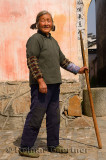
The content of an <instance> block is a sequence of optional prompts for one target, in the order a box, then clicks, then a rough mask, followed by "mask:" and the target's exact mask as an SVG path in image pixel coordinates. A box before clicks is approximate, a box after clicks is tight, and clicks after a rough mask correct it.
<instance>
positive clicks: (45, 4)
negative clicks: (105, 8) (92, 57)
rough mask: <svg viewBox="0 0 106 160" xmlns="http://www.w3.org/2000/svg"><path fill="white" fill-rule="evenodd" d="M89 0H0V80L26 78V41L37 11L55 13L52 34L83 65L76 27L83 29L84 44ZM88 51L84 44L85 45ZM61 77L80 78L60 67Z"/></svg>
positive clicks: (71, 58)
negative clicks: (54, 26)
mask: <svg viewBox="0 0 106 160" xmlns="http://www.w3.org/2000/svg"><path fill="white" fill-rule="evenodd" d="M90 1H91V0H83V1H82V0H66V1H64V0H58V1H56V0H54V1H50V0H43V1H42V0H31V1H29V0H23V1H21V0H18V1H17V0H14V1H13V0H5V1H4V0H0V8H1V9H0V41H1V43H0V81H14V80H17V81H19V80H28V69H27V65H26V53H25V52H26V46H25V45H26V41H27V39H28V38H29V37H30V36H31V35H32V34H34V33H35V31H32V30H30V28H29V27H30V25H31V24H32V23H33V22H35V17H36V15H37V13H38V12H39V11H41V10H44V9H46V10H48V11H50V12H51V14H52V15H53V17H54V23H55V25H56V31H55V32H54V33H52V35H53V36H54V37H55V38H56V40H57V41H58V42H59V44H60V47H61V49H62V51H63V53H64V54H65V55H66V57H67V58H69V59H70V60H71V61H73V62H74V63H75V64H77V65H79V66H82V58H81V52H80V42H79V40H78V34H77V32H78V29H82V31H83V33H84V43H85V48H86V47H87V11H88V6H89V3H90ZM86 55H87V48H86ZM62 78H63V79H70V80H71V81H73V80H74V81H79V76H78V75H77V76H75V75H73V74H71V73H70V74H69V73H68V72H67V71H64V70H62Z"/></svg>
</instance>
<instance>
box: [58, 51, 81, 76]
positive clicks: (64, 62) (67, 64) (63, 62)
mask: <svg viewBox="0 0 106 160" xmlns="http://www.w3.org/2000/svg"><path fill="white" fill-rule="evenodd" d="M60 66H61V67H62V68H64V69H65V70H67V71H69V72H72V73H74V74H77V73H78V72H79V70H80V67H79V66H77V65H75V64H74V63H72V62H71V61H69V60H68V59H67V58H66V57H65V56H64V54H63V53H62V51H61V50H60Z"/></svg>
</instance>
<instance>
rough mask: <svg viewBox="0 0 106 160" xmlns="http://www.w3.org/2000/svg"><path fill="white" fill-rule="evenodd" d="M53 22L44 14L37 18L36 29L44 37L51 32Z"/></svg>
mask: <svg viewBox="0 0 106 160" xmlns="http://www.w3.org/2000/svg"><path fill="white" fill-rule="evenodd" d="M52 26H53V22H52V18H51V16H50V15H49V14H44V15H42V16H41V17H40V18H39V22H38V29H39V30H41V31H42V32H43V33H45V34H46V35H48V34H49V32H50V31H51V30H52Z"/></svg>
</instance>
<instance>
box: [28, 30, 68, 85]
mask: <svg viewBox="0 0 106 160" xmlns="http://www.w3.org/2000/svg"><path fill="white" fill-rule="evenodd" d="M26 48H27V50H26V53H27V59H28V58H30V57H32V56H35V57H36V58H37V59H38V65H39V68H40V71H41V73H42V75H43V79H44V81H45V83H46V84H55V83H62V80H61V73H60V64H61V63H62V62H63V61H64V59H65V56H64V54H63V53H62V52H61V50H60V47H59V45H58V43H57V41H56V40H55V39H54V38H53V37H52V36H51V34H49V37H47V36H46V35H45V34H43V33H41V32H40V31H38V33H35V34H34V35H32V36H31V37H30V38H29V39H28V41H27V44H26ZM29 82H30V85H31V84H37V80H36V79H35V78H34V77H33V76H32V73H31V71H30V74H29Z"/></svg>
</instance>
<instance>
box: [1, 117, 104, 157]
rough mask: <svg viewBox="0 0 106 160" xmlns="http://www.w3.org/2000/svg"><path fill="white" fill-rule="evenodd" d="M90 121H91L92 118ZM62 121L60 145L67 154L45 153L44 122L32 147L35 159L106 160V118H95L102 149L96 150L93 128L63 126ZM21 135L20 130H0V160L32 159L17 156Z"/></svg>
mask: <svg viewBox="0 0 106 160" xmlns="http://www.w3.org/2000/svg"><path fill="white" fill-rule="evenodd" d="M90 119H91V120H92V118H90ZM44 121H45V120H44ZM63 121H64V120H63ZM63 121H62V123H61V127H60V144H61V145H63V146H64V147H66V148H68V150H69V153H68V154H59V153H50V152H48V151H47V148H46V128H45V122H43V124H42V127H41V129H40V132H39V136H38V139H37V141H36V143H35V146H34V147H35V148H36V149H37V151H38V152H39V153H40V157H39V158H37V159H38V160H51V159H52V160H60V159H61V160H106V117H98V118H97V121H98V126H99V131H100V136H101V140H102V145H103V148H102V149H98V144H97V139H96V135H95V130H94V128H93V127H76V126H71V125H67V126H65V125H63ZM69 123H70V122H68V124H69ZM21 134H22V129H18V130H16V129H15V130H12V129H11V130H0V160H29V159H32V158H27V157H21V156H19V154H18V147H19V144H20V140H21ZM33 159H34V158H33Z"/></svg>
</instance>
